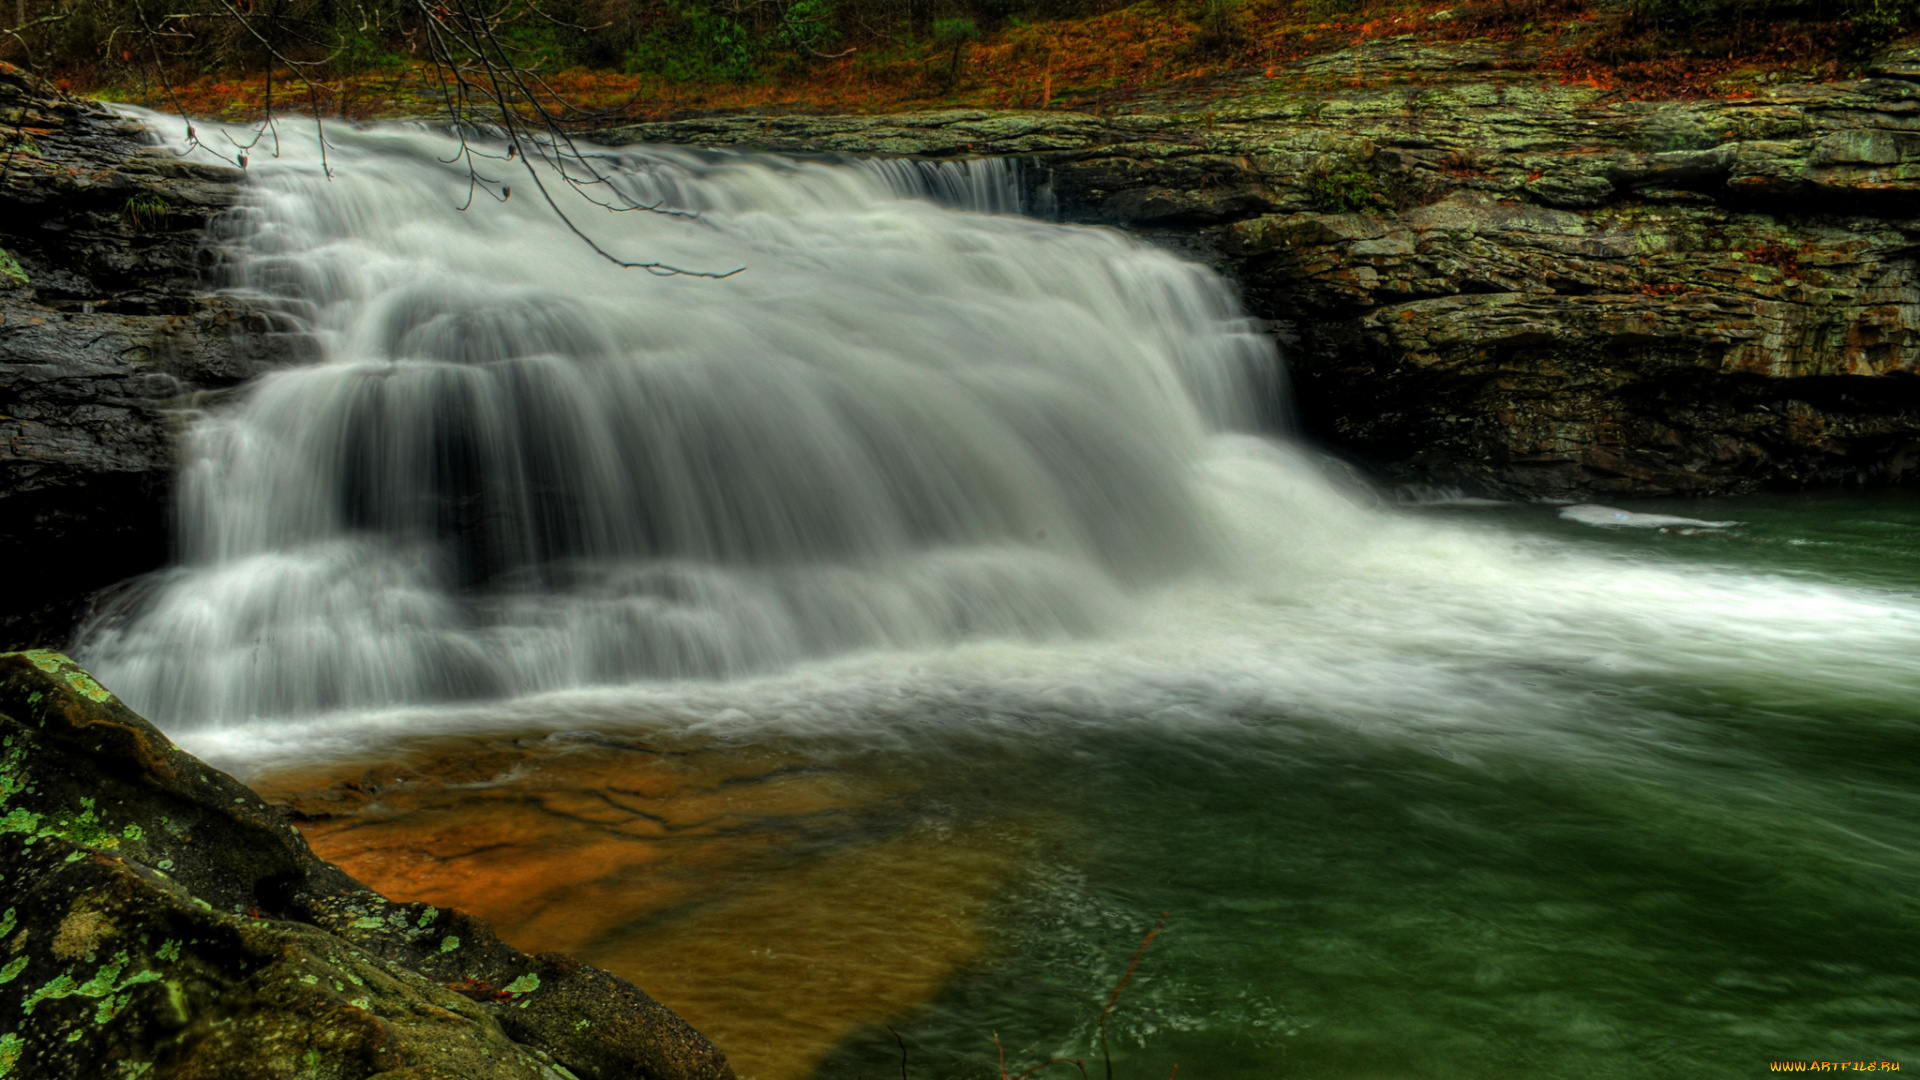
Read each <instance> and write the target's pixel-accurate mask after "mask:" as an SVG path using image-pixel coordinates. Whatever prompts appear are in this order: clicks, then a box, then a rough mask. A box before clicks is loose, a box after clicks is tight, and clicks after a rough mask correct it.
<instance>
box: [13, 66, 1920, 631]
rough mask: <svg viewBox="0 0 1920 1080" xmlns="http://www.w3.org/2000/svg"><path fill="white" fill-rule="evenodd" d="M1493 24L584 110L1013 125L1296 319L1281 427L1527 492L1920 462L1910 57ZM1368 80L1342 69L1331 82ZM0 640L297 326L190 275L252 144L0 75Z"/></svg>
mask: <svg viewBox="0 0 1920 1080" xmlns="http://www.w3.org/2000/svg"><path fill="white" fill-rule="evenodd" d="M1524 60H1525V58H1524V57H1518V56H1516V54H1513V53H1511V52H1505V51H1502V49H1501V48H1500V47H1498V46H1494V45H1488V44H1472V43H1469V44H1465V45H1453V46H1447V47H1444V48H1442V47H1435V46H1417V45H1414V44H1411V43H1407V42H1400V41H1385V42H1375V43H1372V44H1370V45H1368V46H1366V47H1364V48H1362V49H1358V50H1352V51H1349V52H1345V53H1339V54H1335V55H1331V56H1323V57H1317V58H1311V59H1308V60H1304V61H1301V62H1299V63H1297V64H1295V65H1293V66H1292V67H1289V68H1283V69H1279V70H1277V71H1275V72H1274V77H1272V78H1266V77H1255V78H1252V79H1249V80H1245V81H1243V82H1241V83H1239V84H1235V85H1233V86H1228V87H1225V88H1218V87H1216V88H1215V89H1216V91H1217V93H1216V94H1215V96H1213V97H1211V98H1209V99H1208V100H1206V101H1205V102H1203V103H1202V102H1196V100H1195V99H1193V98H1192V97H1191V96H1190V95H1189V96H1188V97H1186V98H1179V97H1168V98H1164V99H1162V100H1159V101H1154V102H1146V103H1142V104H1140V105H1138V106H1136V107H1135V108H1133V109H1132V110H1131V111H1127V110H1116V111H1114V112H1112V113H1110V114H1107V115H1099V116H1095V115H1088V114H1078V113H1062V112H1028V113H1017V112H1004V113H987V112H940V113H925V114H910V115H892V116H858V117H855V116H725V117H710V118H703V119H695V120H681V121H674V122H665V123H656V124H643V125H638V126H632V127H626V128H619V129H612V130H607V131H603V132H601V133H600V135H599V136H598V137H599V138H600V139H601V140H602V141H604V142H607V143H613V144H618V143H622V142H631V141H636V140H650V141H661V142H674V143H683V144H692V145H706V146H727V147H757V148H763V149H768V150H774V151H781V152H795V153H810V154H819V153H826V154H842V155H912V156H920V157H928V158H949V157H956V156H987V155H1001V156H1012V157H1017V158H1019V159H1020V160H1021V161H1022V162H1023V167H1025V168H1028V169H1030V170H1031V172H1032V179H1033V181H1034V183H1035V184H1037V185H1041V186H1045V187H1046V188H1048V189H1050V191H1051V193H1052V195H1053V202H1054V204H1055V205H1057V207H1058V212H1059V213H1060V214H1061V216H1062V217H1063V218H1065V219H1068V220H1073V221H1080V222H1090V223H1104V224H1109V225H1115V226H1120V227H1124V228H1128V229H1130V230H1133V231H1136V232H1138V233H1140V234H1143V235H1147V236H1150V237H1152V238H1155V239H1157V240H1160V241H1163V242H1166V243H1169V244H1173V245H1176V246H1178V247H1180V248H1181V249H1182V250H1185V251H1188V252H1190V253H1192V254H1194V255H1195V256H1196V257H1199V258H1202V259H1206V260H1208V261H1211V262H1212V263H1213V264H1214V265H1216V266H1218V267H1219V268H1220V269H1221V270H1222V271H1223V272H1225V273H1227V274H1229V275H1231V276H1232V277H1234V278H1235V279H1236V280H1238V281H1239V282H1240V283H1241V285H1242V286H1243V289H1244V292H1245V296H1246V299H1247V302H1248V304H1249V306H1250V307H1251V308H1252V310H1253V311H1254V312H1255V313H1256V314H1257V315H1259V316H1260V317H1262V318H1264V319H1265V320H1267V321H1268V325H1269V326H1270V327H1271V329H1272V331H1273V333H1274V334H1275V335H1277V336H1278V338H1279V339H1280V340H1281V341H1282V342H1283V343H1284V345H1285V346H1286V351H1287V356H1288V360H1289V363H1290V367H1291V373H1292V389H1293V399H1292V407H1293V409H1294V411H1295V412H1296V414H1297V416H1298V419H1299V422H1300V424H1301V426H1302V427H1303V428H1304V430H1305V431H1306V433H1307V434H1309V435H1310V436H1312V437H1315V438H1317V439H1319V440H1321V441H1323V442H1324V443H1326V444H1328V445H1329V446H1331V447H1332V448H1334V449H1335V450H1337V451H1338V452H1340V453H1343V454H1346V455H1348V456H1351V457H1354V458H1357V459H1359V460H1361V461H1362V462H1363V463H1365V464H1367V465H1368V466H1370V467H1371V468H1372V469H1373V470H1374V471H1375V472H1377V473H1378V474H1380V475H1382V476H1384V477H1385V478H1387V479H1389V480H1391V481H1396V482H1407V483H1426V484H1441V485H1457V486H1461V487H1464V488H1468V489H1472V490H1477V491H1484V492H1489V493H1496V494H1503V495H1509V496H1519V497H1539V496H1545V497H1569V498H1571V497H1586V496H1592V495H1596V494H1598V495H1613V496H1620V495H1657V494H1670V493H1682V494H1720V493H1739V492H1746V491H1753V490H1757V489H1762V488H1794V487H1805V486H1830V485H1838V484H1853V483H1865V484H1882V483H1908V482H1911V481H1912V480H1913V479H1914V477H1915V476H1917V475H1920V336H1916V327H1917V326H1920V273H1917V272H1916V267H1915V251H1916V242H1915V241H1916V238H1917V237H1920V57H1915V56H1893V57H1888V58H1884V59H1883V60H1882V61H1881V62H1880V63H1879V64H1878V66H1877V67H1875V68H1874V69H1873V71H1872V77H1870V78H1867V79H1863V80H1858V81H1852V82H1845V83H1829V84H1819V85H1779V86H1773V87H1771V88H1767V89H1764V90H1762V91H1760V92H1758V93H1756V94H1754V95H1753V96H1750V97H1741V98H1734V99H1726V100H1698V101H1679V102H1642V101H1624V100H1617V99H1615V98H1612V97H1610V96H1609V95H1608V94H1607V93H1605V92H1604V91H1602V90H1599V89H1595V88H1592V87H1582V86H1565V85H1560V84H1558V83H1555V82H1552V81H1544V80H1542V79H1541V78H1540V77H1538V76H1536V75H1533V74H1529V73H1527V72H1526V71H1524V70H1517V69H1516V68H1517V67H1524V63H1523V61H1524ZM1356 83H1358V84H1356ZM0 134H5V135H6V136H7V141H8V144H9V147H8V149H7V150H6V151H5V153H6V165H5V167H4V169H3V170H0V249H4V250H5V251H6V252H8V253H10V254H9V256H8V258H7V259H6V260H5V261H0V434H4V440H3V441H0V555H4V556H7V557H10V558H11V559H12V561H13V563H14V564H15V565H26V566H32V567H34V572H33V573H31V574H27V575H21V576H19V577H18V578H17V579H16V581H15V583H14V585H13V586H12V592H11V595H10V596H9V597H8V599H7V602H6V603H5V604H3V605H0V639H4V640H0V644H6V643H12V644H32V643H58V642H60V641H62V640H63V639H64V638H65V636H66V634H67V633H68V631H69V629H70V627H71V626H72V623H73V620H74V618H75V617H76V616H77V614H78V613H79V612H80V611H81V610H82V608H83V606H84V598H85V597H86V596H88V595H89V594H91V593H93V592H94V591H95V590H98V589H100V588H102V587H104V586H106V585H108V584H110V583H112V582H114V581H118V580H121V579H124V578H126V577H128V576H130V575H134V574H137V573H140V572H142V571H145V570H148V569H151V568H153V567H155V566H158V565H159V564H161V563H162V562H163V561H164V559H165V556H166V532H167V530H166V516H167V503H168V498H169V490H170V488H169V485H170V483H171V477H172V474H173V471H174V465H175V462H174V460H173V445H174V436H175V434H176V432H177V430H178V429H179V427H180V426H181V425H182V424H183V423H184V422H186V421H188V420H190V419H191V418H192V417H193V416H194V415H196V412H197V410H198V409H199V408H200V407H202V406H203V405H204V403H206V402H207V401H208V400H210V399H211V398H214V397H217V396H218V394H220V393H221V392H223V391H225V390H227V389H229V388H231V387H234V386H236V385H238V384H240V383H241V382H243V381H245V380H246V379H248V378H249V377H251V376H252V375H253V374H255V373H256V372H258V371H259V370H261V369H262V367H263V366H264V365H267V364H271V363H275V362H282V361H285V360H287V359H292V358H297V355H298V350H299V340H298V338H297V337H295V336H289V335H286V334H282V333H279V332H277V329H276V326H275V323H274V321H273V316H272V315H271V314H270V313H269V312H267V311H266V310H264V309H259V308H254V307H250V306H249V305H247V304H246V303H245V302H243V301H242V300H239V299H236V298H234V297H231V296H221V295H219V294H218V293H217V292H216V291H215V286H216V284H217V278H218V274H217V264H218V261H219V250H220V248H219V244H218V243H217V242H214V241H213V240H211V239H210V236H211V235H212V233H210V232H209V229H208V223H209V221H213V220H218V219H219V218H220V217H221V216H222V215H223V213H224V212H225V211H226V210H227V208H228V207H230V206H231V205H232V204H233V203H234V200H235V199H236V197H237V195H238V192H239V190H240V181H241V179H242V175H243V174H242V173H241V172H240V171H239V170H237V169H228V168H222V167H219V166H210V165H204V164H198V163H197V160H198V159H192V160H189V159H183V158H180V157H177V156H175V155H174V154H172V153H171V152H168V151H165V150H160V149H157V148H154V147H152V146H150V145H148V143H147V136H146V135H145V134H144V133H143V132H141V131H140V130H139V129H138V127H137V125H134V124H132V123H130V122H128V121H126V120H124V119H122V118H120V117H118V116H116V115H114V114H112V113H111V112H108V111H107V110H104V109H102V108H100V107H98V106H95V105H91V104H88V103H85V102H80V101H75V100H73V99H70V98H66V97H63V96H61V95H59V94H57V93H56V92H54V91H52V89H51V88H50V87H47V86H45V85H44V84H39V83H36V82H35V81H34V80H32V79H31V78H29V77H27V76H24V75H22V74H20V73H18V72H14V71H4V72H0Z"/></svg>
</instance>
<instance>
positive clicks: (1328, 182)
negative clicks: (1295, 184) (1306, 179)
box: [1307, 169, 1373, 214]
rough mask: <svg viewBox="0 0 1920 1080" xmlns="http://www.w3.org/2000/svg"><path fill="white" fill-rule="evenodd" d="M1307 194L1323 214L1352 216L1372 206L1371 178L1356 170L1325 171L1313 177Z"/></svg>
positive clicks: (1316, 208)
mask: <svg viewBox="0 0 1920 1080" xmlns="http://www.w3.org/2000/svg"><path fill="white" fill-rule="evenodd" d="M1307 193H1308V195H1309V196H1310V197H1311V198H1312V200H1313V208H1314V209H1315V210H1318V211H1320V212H1321V213H1323V214H1352V213H1356V212H1358V211H1361V210H1365V209H1367V208H1369V207H1371V206H1372V205H1373V178H1372V177H1371V176H1368V175H1367V174H1366V173H1364V172H1361V171H1359V170H1357V169H1349V170H1347V171H1346V172H1334V171H1332V170H1327V171H1324V172H1321V173H1319V174H1317V175H1315V176H1314V178H1313V180H1312V182H1311V183H1310V184H1309V185H1308V189H1307Z"/></svg>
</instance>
